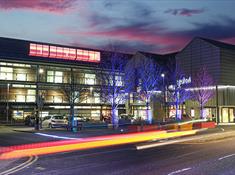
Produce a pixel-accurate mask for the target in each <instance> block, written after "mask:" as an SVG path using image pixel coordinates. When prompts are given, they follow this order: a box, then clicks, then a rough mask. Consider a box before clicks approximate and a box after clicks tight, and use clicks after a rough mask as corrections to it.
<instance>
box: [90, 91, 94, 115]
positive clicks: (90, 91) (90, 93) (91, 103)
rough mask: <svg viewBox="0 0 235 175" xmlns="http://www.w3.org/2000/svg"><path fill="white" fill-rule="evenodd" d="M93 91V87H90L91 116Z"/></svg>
mask: <svg viewBox="0 0 235 175" xmlns="http://www.w3.org/2000/svg"><path fill="white" fill-rule="evenodd" d="M92 92H93V87H90V105H91V117H92Z"/></svg>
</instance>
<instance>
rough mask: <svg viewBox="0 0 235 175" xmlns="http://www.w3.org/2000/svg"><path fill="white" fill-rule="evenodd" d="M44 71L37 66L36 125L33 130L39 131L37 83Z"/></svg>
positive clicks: (37, 91)
mask: <svg viewBox="0 0 235 175" xmlns="http://www.w3.org/2000/svg"><path fill="white" fill-rule="evenodd" d="M43 72H44V70H43V69H42V68H39V66H37V71H36V123H35V130H39V114H40V112H39V110H40V100H41V99H40V94H39V81H40V75H41V74H43Z"/></svg>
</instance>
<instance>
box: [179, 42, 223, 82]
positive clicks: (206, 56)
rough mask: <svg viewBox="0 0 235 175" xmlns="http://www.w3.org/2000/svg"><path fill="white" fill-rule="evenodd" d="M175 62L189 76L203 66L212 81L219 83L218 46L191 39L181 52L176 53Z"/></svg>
mask: <svg viewBox="0 0 235 175" xmlns="http://www.w3.org/2000/svg"><path fill="white" fill-rule="evenodd" d="M176 64H177V66H179V67H180V68H181V69H182V72H183V73H184V74H186V75H187V76H191V77H192V80H193V75H194V74H195V73H196V72H198V70H200V68H202V67H205V68H206V69H207V71H208V72H209V73H210V75H211V76H212V77H213V79H214V81H215V82H217V83H218V84H221V83H222V82H221V74H220V71H221V63H220V48H218V47H216V46H214V45H212V44H210V43H207V42H206V41H203V40H202V39H200V38H195V39H193V40H192V41H191V42H190V43H189V44H188V45H187V46H186V47H185V48H184V49H183V50H182V51H181V52H179V53H178V54H177V55H176Z"/></svg>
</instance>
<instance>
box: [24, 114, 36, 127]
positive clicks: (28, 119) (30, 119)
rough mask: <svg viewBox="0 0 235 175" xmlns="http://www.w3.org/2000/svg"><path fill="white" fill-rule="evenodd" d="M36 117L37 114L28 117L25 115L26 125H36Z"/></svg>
mask: <svg viewBox="0 0 235 175" xmlns="http://www.w3.org/2000/svg"><path fill="white" fill-rule="evenodd" d="M35 119H36V118H35V116H34V115H27V116H26V117H25V119H24V124H25V125H26V126H34V124H35V121H36V120H35Z"/></svg>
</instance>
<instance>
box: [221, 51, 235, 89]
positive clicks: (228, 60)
mask: <svg viewBox="0 0 235 175" xmlns="http://www.w3.org/2000/svg"><path fill="white" fill-rule="evenodd" d="M221 81H222V83H223V84H224V85H235V50H227V49H221Z"/></svg>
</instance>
